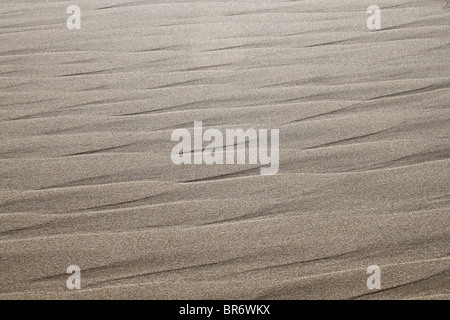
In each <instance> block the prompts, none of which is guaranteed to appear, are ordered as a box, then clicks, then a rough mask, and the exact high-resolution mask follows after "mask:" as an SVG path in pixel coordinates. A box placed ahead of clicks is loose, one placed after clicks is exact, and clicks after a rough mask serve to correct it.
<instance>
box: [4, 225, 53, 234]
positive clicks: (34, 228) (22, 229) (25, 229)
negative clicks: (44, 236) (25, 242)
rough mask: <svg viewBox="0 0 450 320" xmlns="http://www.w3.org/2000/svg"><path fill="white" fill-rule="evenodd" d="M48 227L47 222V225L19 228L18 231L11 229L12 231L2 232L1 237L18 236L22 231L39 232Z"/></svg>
mask: <svg viewBox="0 0 450 320" xmlns="http://www.w3.org/2000/svg"><path fill="white" fill-rule="evenodd" d="M47 225H48V223H47V222H45V223H40V224H35V225H33V226H28V227H23V228H17V229H10V230H4V231H0V237H1V236H7V235H12V234H16V233H20V232H22V231H30V230H39V229H43V228H45V227H46V226H47Z"/></svg>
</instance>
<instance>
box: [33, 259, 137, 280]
mask: <svg viewBox="0 0 450 320" xmlns="http://www.w3.org/2000/svg"><path fill="white" fill-rule="evenodd" d="M128 263H129V262H128V261H127V262H116V263H111V264H108V265H104V266H98V267H92V268H86V269H83V270H81V272H89V271H98V270H107V269H111V268H115V267H120V266H123V265H126V264H128ZM63 277H65V278H67V273H60V274H54V275H50V276H43V277H39V278H34V279H31V280H29V281H28V282H40V281H45V280H53V279H59V278H63Z"/></svg>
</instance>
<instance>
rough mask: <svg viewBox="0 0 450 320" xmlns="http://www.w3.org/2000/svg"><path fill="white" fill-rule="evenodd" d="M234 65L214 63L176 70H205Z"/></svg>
mask: <svg viewBox="0 0 450 320" xmlns="http://www.w3.org/2000/svg"><path fill="white" fill-rule="evenodd" d="M232 65H233V64H232V63H222V64H213V65H209V66H202V67H194V68H187V69H179V70H176V72H190V71H204V70H211V69H216V68H220V67H228V66H232Z"/></svg>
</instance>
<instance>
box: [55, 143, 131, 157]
mask: <svg viewBox="0 0 450 320" xmlns="http://www.w3.org/2000/svg"><path fill="white" fill-rule="evenodd" d="M132 145H134V143H129V144H123V145H120V146H117V147H108V148H100V149H95V150H88V151H83V152H77V153H71V154H66V155H62V156H60V158H61V157H73V156H83V155H88V154H96V153H102V152H107V151H113V150H118V149H121V148H125V147H129V146H132Z"/></svg>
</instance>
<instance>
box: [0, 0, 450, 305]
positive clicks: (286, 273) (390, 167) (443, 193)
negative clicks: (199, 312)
mask: <svg viewBox="0 0 450 320" xmlns="http://www.w3.org/2000/svg"><path fill="white" fill-rule="evenodd" d="M75 2H76V3H75ZM72 4H75V5H78V6H79V7H80V8H81V29H80V30H68V28H67V26H66V20H67V18H68V17H69V14H66V10H67V7H68V6H69V5H72ZM374 4H376V5H378V6H380V8H381V19H382V20H381V23H382V25H381V29H380V30H376V31H370V30H368V28H367V25H366V20H367V18H368V17H369V14H367V12H366V10H367V7H369V6H370V5H374ZM444 6H445V1H429V0H427V1H412V0H378V1H377V3H373V1H367V0H342V1H334V0H314V1H313V0H306V1H281V0H267V1H250V0H247V1H234V2H231V1H225V0H223V1H207V0H204V1H199V0H190V1H181V0H179V1H178V0H157V1H156V0H152V1H144V0H136V1H132V0H129V1H124V0H121V1H119V0H110V1H99V0H90V1H84V0H77V1H73V2H72V1H32V2H27V1H16V0H15V1H12V0H3V1H2V2H1V4H0V8H1V10H0V12H1V13H0V16H1V18H2V19H1V20H0V28H1V30H0V66H1V69H0V97H1V98H0V104H1V108H0V121H1V124H0V134H1V142H0V155H1V157H0V176H1V179H0V195H1V197H0V200H1V204H0V299H448V298H450V286H449V280H450V279H449V275H450V272H449V270H450V257H449V244H450V241H449V240H450V233H449V230H450V219H449V205H450V201H449V200H450V198H449V181H450V179H449V178H450V171H449V159H450V149H449V147H450V139H449V132H450V130H449V129H450V122H449V120H450V119H449V117H450V114H449V112H448V106H449V96H450V89H449V88H450V73H449V66H450V56H449V46H450V43H449V40H450V38H449V32H450V24H449V22H450V20H449V10H448V9H447V10H445V9H444ZM200 120H201V121H203V126H204V128H205V129H206V128H217V129H220V130H225V129H228V128H243V129H247V128H255V129H261V128H263V129H279V130H280V169H279V172H278V174H276V175H272V176H262V175H261V174H260V166H259V165H250V164H246V165H180V166H177V165H175V164H173V163H172V161H171V158H170V154H171V150H172V148H173V147H174V145H175V144H176V143H175V142H173V141H171V134H172V132H173V130H175V129H178V128H187V129H189V130H192V129H193V124H194V121H200ZM70 265H77V266H79V267H80V268H81V270H82V271H81V286H82V289H81V290H69V289H68V288H67V287H66V280H67V278H68V277H69V276H70V275H69V274H67V273H66V270H67V267H68V266H70ZM371 265H377V266H379V267H380V269H381V286H382V287H381V289H380V290H369V289H368V287H367V284H366V281H367V278H368V277H369V276H370V274H369V275H368V274H367V268H368V267H369V266H371Z"/></svg>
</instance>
